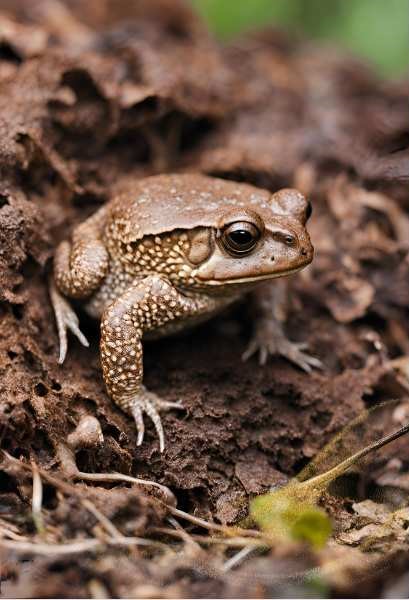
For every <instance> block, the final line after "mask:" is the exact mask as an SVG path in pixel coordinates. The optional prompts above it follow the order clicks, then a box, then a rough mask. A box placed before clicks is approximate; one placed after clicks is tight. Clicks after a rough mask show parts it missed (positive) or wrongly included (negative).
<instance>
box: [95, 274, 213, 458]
mask: <svg viewBox="0 0 409 600" xmlns="http://www.w3.org/2000/svg"><path fill="white" fill-rule="evenodd" d="M211 303H212V301H211V299H208V300H206V299H205V298H204V297H197V298H190V297H187V296H185V295H183V294H182V293H181V292H179V291H178V290H177V289H175V288H174V287H173V286H172V285H171V284H170V283H169V281H167V280H166V279H164V278H161V277H158V276H151V277H147V278H146V279H143V280H142V281H140V282H139V283H138V284H135V285H134V286H133V287H131V288H130V289H129V290H128V291H127V292H125V294H123V296H121V297H120V298H119V299H118V300H116V301H115V302H114V303H113V304H111V305H110V306H109V307H108V308H107V309H106V310H105V312H104V314H103V315H102V319H101V363H102V370H103V376H104V381H105V384H106V386H107V389H108V393H109V395H110V396H111V398H112V399H113V400H114V402H115V403H116V404H118V406H120V407H121V408H122V410H124V411H125V412H128V413H130V414H131V415H133V417H134V419H135V423H136V427H137V430H138V439H137V444H138V446H139V445H140V444H142V441H143V437H144V430H145V429H144V422H143V414H144V413H146V414H147V415H148V416H149V417H150V418H151V420H152V421H153V423H154V425H155V428H156V431H157V434H158V436H159V447H160V451H161V452H163V450H164V447H165V437H164V433H163V427H162V423H161V418H160V416H159V411H160V410H161V409H167V408H181V405H180V404H178V403H174V402H166V401H164V400H161V399H160V398H159V397H158V396H156V394H154V393H152V392H149V391H148V390H147V389H146V388H145V387H144V385H143V384H142V380H143V351H142V337H143V335H144V334H146V333H147V332H149V331H153V330H156V329H158V328H161V327H163V326H165V325H166V324H168V323H169V322H171V321H181V320H185V319H188V318H189V317H193V316H196V315H199V314H203V313H204V312H206V311H207V310H209V308H211V307H210V304H211Z"/></svg>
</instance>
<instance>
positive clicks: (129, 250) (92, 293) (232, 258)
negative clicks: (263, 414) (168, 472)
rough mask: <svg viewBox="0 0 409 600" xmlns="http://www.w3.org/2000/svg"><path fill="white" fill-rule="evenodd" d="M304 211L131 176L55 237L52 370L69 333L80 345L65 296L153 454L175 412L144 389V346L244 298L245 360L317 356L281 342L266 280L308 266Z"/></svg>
mask: <svg viewBox="0 0 409 600" xmlns="http://www.w3.org/2000/svg"><path fill="white" fill-rule="evenodd" d="M309 213H310V206H309V203H308V202H307V201H306V200H305V198H304V197H303V196H302V194H300V193H299V192H298V191H296V190H292V189H283V190H280V191H278V192H276V193H275V194H271V193H270V192H268V191H266V190H261V189H258V188H256V187H253V186H250V185H247V184H243V183H235V182H231V181H225V180H221V179H216V178H212V177H207V176H204V175H192V174H175V175H159V176H153V177H148V178H146V179H140V180H133V179H129V180H128V181H126V182H125V183H124V184H122V185H121V187H120V188H118V190H117V192H116V193H115V194H114V196H113V198H112V199H111V200H110V201H109V202H108V203H107V204H106V205H105V206H103V207H102V208H101V209H100V210H99V211H97V212H96V213H95V214H94V215H93V216H91V217H90V218H89V219H88V220H86V221H85V222H84V223H82V224H81V225H79V226H78V227H77V228H76V229H75V230H74V231H73V233H72V236H71V239H70V240H68V241H64V242H62V243H61V244H60V245H59V247H58V248H57V250H56V253H55V257H54V271H53V277H52V280H51V286H50V295H51V299H52V303H53V307H54V311H55V315H56V321H57V326H58V333H59V339H60V357H59V362H60V363H62V362H63V361H64V359H65V356H66V352H67V330H71V331H72V332H73V333H74V334H75V335H76V336H77V337H78V339H79V340H80V341H81V343H83V344H84V345H88V342H87V340H86V338H85V337H84V335H83V334H82V332H81V331H80V329H79V325H78V318H77V316H76V314H75V312H74V311H73V309H72V307H71V306H70V304H69V302H68V300H67V298H75V299H78V300H81V301H82V302H83V305H84V309H85V310H86V311H87V312H88V314H90V315H91V316H93V317H95V318H97V319H100V322H101V341H100V354H101V364H102V372H103V377H104V381H105V384H106V387H107V390H108V394H109V395H110V397H111V398H112V399H113V401H114V402H115V403H116V404H117V405H118V406H120V407H121V409H122V410H124V411H126V412H128V413H129V414H131V415H132V416H133V418H134V420H135V423H136V426H137V430H138V438H137V444H138V445H140V444H141V443H142V441H143V438H144V419H143V416H144V414H147V415H148V416H149V417H150V418H151V419H152V421H153V423H154V425H155V428H156V431H157V434H158V437H159V447H160V450H161V451H163V449H164V447H165V437H164V432H163V427H162V423H161V418H160V414H159V413H160V411H161V410H163V409H171V408H181V405H180V404H179V403H172V402H167V401H165V400H162V399H161V398H159V397H158V396H157V395H156V394H155V393H154V392H151V391H148V390H147V389H146V388H145V386H144V385H143V340H144V339H146V338H149V337H150V338H155V337H161V336H163V335H169V334H171V333H174V332H176V331H179V330H181V329H184V328H187V327H192V326H193V325H195V324H197V323H198V322H202V321H203V320H206V319H208V318H211V317H212V316H213V315H214V314H215V313H217V312H219V311H220V310H222V309H223V308H224V307H226V306H227V305H229V304H231V303H232V302H234V301H235V300H237V299H238V298H240V297H242V296H243V294H247V293H248V292H252V296H253V303H254V304H255V307H256V314H257V320H256V323H255V329H254V336H253V338H252V339H251V341H250V344H249V346H248V348H247V351H246V352H245V353H244V355H243V358H244V359H247V358H249V357H250V356H251V355H253V354H255V353H259V356H260V362H261V363H262V364H263V363H264V362H265V361H266V360H267V357H268V355H269V354H280V355H282V356H285V357H287V358H288V359H290V360H291V361H292V362H294V363H296V364H297V365H298V366H300V367H301V368H303V369H304V370H307V371H309V370H311V368H312V367H320V365H321V363H320V361H319V360H318V359H316V358H314V357H312V356H309V355H308V354H306V353H305V352H303V349H304V345H302V344H294V343H292V342H290V341H289V340H288V339H287V338H286V336H285V334H284V331H283V324H282V321H281V319H280V317H279V315H278V313H279V309H280V305H281V304H282V293H281V290H282V288H281V286H277V284H275V283H274V282H272V283H270V282H269V280H272V279H275V278H278V277H283V276H286V275H290V274H292V273H295V272H297V271H299V270H300V269H302V268H304V267H305V266H307V265H308V264H309V263H310V262H311V261H312V258H313V247H312V244H311V241H310V238H309V235H308V233H307V230H306V226H305V225H306V222H307V219H308V217H309Z"/></svg>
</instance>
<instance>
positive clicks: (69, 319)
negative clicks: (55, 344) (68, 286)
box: [50, 281, 89, 365]
mask: <svg viewBox="0 0 409 600" xmlns="http://www.w3.org/2000/svg"><path fill="white" fill-rule="evenodd" d="M50 297H51V302H52V305H53V308H54V314H55V320H56V321H57V329H58V338H59V341H60V355H59V357H58V362H59V364H60V365H61V364H62V363H63V362H64V360H65V357H66V355H67V330H68V329H69V330H70V331H72V333H73V334H74V335H75V336H76V337H77V338H78V339H79V341H80V342H81V344H82V345H83V346H87V347H88V346H89V342H88V340H87V338H86V337H85V335H84V334H83V333H82V331H81V330H80V328H79V321H78V317H77V315H76V313H75V311H74V310H73V309H72V308H71V306H70V304H69V303H68V302H67V300H66V299H65V298H64V297H63V296H62V295H61V294H60V292H59V291H58V290H57V288H56V287H55V284H54V282H53V281H51V283H50Z"/></svg>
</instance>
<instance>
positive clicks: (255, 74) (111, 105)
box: [0, 0, 409, 598]
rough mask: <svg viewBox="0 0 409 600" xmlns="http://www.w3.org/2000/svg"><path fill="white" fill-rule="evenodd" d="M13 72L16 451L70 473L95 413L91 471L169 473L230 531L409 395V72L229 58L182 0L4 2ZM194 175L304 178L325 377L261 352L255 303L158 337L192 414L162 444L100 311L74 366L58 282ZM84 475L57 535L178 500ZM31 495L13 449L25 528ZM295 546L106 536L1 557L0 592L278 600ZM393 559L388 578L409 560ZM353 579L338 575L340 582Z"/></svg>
mask: <svg viewBox="0 0 409 600" xmlns="http://www.w3.org/2000/svg"><path fill="white" fill-rule="evenodd" d="M0 85H1V95H0V175H1V176H0V301H1V303H0V323H1V325H0V398H1V401H0V420H1V421H0V422H1V445H2V448H3V449H5V450H6V451H7V452H8V453H10V455H12V456H14V457H16V458H19V459H21V461H22V463H23V462H25V464H28V465H29V464H30V462H29V459H30V458H31V459H32V460H33V461H35V463H36V464H37V465H38V467H40V468H41V469H43V470H45V471H47V473H49V474H52V475H54V476H56V477H59V478H60V479H61V480H67V478H68V476H69V475H70V473H69V470H70V468H71V467H72V464H71V463H70V456H69V455H68V457H67V446H66V445H67V437H68V436H69V434H70V433H72V432H73V431H74V430H75V428H76V426H77V424H78V423H79V421H80V420H81V419H83V418H84V417H85V416H87V415H92V416H94V417H96V419H97V420H98V422H99V424H100V427H101V430H102V434H103V442H102V443H99V442H98V443H97V442H95V443H92V442H90V443H89V444H88V445H87V444H85V443H83V442H81V443H80V444H78V446H77V448H76V449H75V459H76V465H77V467H78V468H79V469H80V470H81V471H88V472H91V473H97V472H114V471H117V472H121V473H124V474H132V475H134V476H137V477H143V478H145V479H150V480H154V481H156V482H159V483H162V484H165V485H166V486H169V487H170V488H171V490H172V491H173V493H174V494H175V496H176V498H177V501H178V506H179V507H180V508H182V509H183V510H186V511H189V512H190V513H192V514H195V515H197V516H201V517H204V518H207V519H215V520H216V522H218V523H223V524H231V523H237V522H239V521H240V520H241V519H242V518H243V517H245V515H246V514H247V506H248V499H249V497H251V495H254V494H258V493H260V492H262V491H265V490H267V489H268V488H269V487H270V486H271V485H276V484H280V483H283V482H285V481H286V480H287V479H288V477H290V476H292V475H295V474H296V473H297V472H298V471H299V470H300V469H301V468H302V467H303V466H304V465H305V464H307V463H308V461H309V460H310V459H311V458H312V457H313V456H314V455H315V454H316V453H317V451H318V450H319V449H320V448H321V447H322V446H323V445H324V443H325V442H326V441H328V440H329V439H330V438H331V436H333V435H334V434H335V432H337V431H338V430H339V429H340V428H341V427H342V426H343V425H345V424H346V423H347V422H348V421H350V420H351V418H353V417H354V416H355V415H357V414H358V413H359V412H360V411H361V410H362V409H363V408H365V407H367V406H370V405H373V404H374V403H375V402H379V401H382V400H386V399H389V398H391V397H392V396H393V397H399V398H401V399H402V400H404V399H405V398H406V397H407V391H406V390H405V386H404V385H403V384H402V380H401V376H400V374H399V371H398V370H393V368H392V366H391V362H390V359H393V358H396V357H399V356H403V355H406V354H409V338H408V334H407V331H408V324H409V255H408V241H409V191H408V190H409V187H408V178H409V158H408V157H409V154H408V149H409V128H408V123H409V121H408V116H409V114H408V112H409V110H408V103H407V97H408V91H409V87H408V85H407V83H405V82H403V83H396V82H392V81H383V80H379V79H378V78H377V76H376V75H375V74H374V73H373V72H372V71H371V69H370V68H369V67H368V66H367V65H365V64H362V63H361V62H359V61H358V60H355V59H353V58H351V57H347V56H345V55H343V54H341V53H339V52H336V51H334V50H332V49H330V50H328V49H327V48H326V49H324V50H323V49H322V48H320V47H317V46H314V45H312V44H310V43H308V42H305V41H303V40H295V39H290V38H288V37H286V36H285V35H283V34H282V33H281V32H277V31H267V32H264V33H262V34H259V35H254V36H253V37H249V38H247V39H243V40H240V41H237V42H235V43H234V44H232V45H231V46H229V47H221V46H220V45H219V44H217V43H216V42H215V41H214V40H213V39H212V38H210V37H209V35H208V33H207V32H206V30H205V29H204V27H203V25H202V24H201V23H200V22H198V20H197V19H196V17H195V16H194V15H193V14H191V13H190V11H189V9H188V8H187V7H186V6H185V5H183V4H182V3H179V2H177V1H175V0H172V1H171V2H170V1H169V2H166V1H165V0H161V1H158V0H155V2H153V1H149V0H141V1H140V2H138V3H135V5H134V8H131V3H130V2H127V1H125V0H123V1H116V2H114V1H113V0H112V1H111V0H89V1H88V2H86V3H84V2H80V1H79V0H67V1H66V2H65V3H64V4H60V3H59V2H57V1H53V0H49V1H48V0H38V1H37V2H35V3H33V2H29V1H28V0H27V1H24V0H18V1H16V0H13V1H8V0H1V1H0ZM176 170H183V171H186V170H189V171H200V172H205V173H208V174H214V175H218V176H221V177H226V178H228V179H232V180H239V181H248V182H251V183H255V184H256V185H259V186H262V187H266V188H269V189H271V190H276V189H278V188H279V187H283V186H288V185H291V186H296V187H298V188H299V189H301V190H302V191H303V192H304V193H306V194H307V195H308V196H309V197H310V198H311V200H312V203H313V207H314V215H313V217H312V219H311V225H310V228H309V229H310V233H311V237H312V240H313V243H314V246H315V248H316V258H315V260H314V263H313V264H312V266H311V267H310V268H309V269H308V270H307V271H305V272H304V273H302V274H300V275H299V276H297V277H294V278H293V279H292V281H291V284H290V314H289V323H288V331H289V333H290V335H291V336H292V339H297V340H300V341H301V340H302V341H308V343H309V346H310V349H311V351H312V352H313V353H314V354H315V355H316V356H318V357H319V358H321V360H322V361H323V363H324V365H325V368H324V370H323V371H322V372H318V371H316V372H314V373H313V374H311V375H309V374H305V373H303V372H301V371H299V370H298V369H297V368H295V367H293V366H291V365H290V364H289V363H288V362H286V361H284V360H279V359H274V360H273V359H272V360H270V361H269V363H268V365H267V366H265V367H263V368H261V367H259V366H258V365H257V363H256V361H250V362H247V363H245V364H242V362H241V360H240V355H241V352H242V351H243V350H244V348H245V345H246V341H247V339H248V335H249V319H248V316H247V313H246V305H245V303H243V304H242V305H240V306H237V307H236V308H234V309H233V310H231V311H230V312H229V313H227V314H224V315H222V316H220V317H219V318H218V319H216V320H215V321H213V322H212V323H211V324H210V325H209V326H206V327H204V328H200V329H198V330H196V331H194V332H192V333H191V334H189V335H186V336H184V337H179V338H169V339H166V340H164V341H160V342H155V343H152V344H150V345H148V346H147V349H146V382H147V385H148V386H149V387H150V388H151V389H152V390H155V391H158V392H159V393H160V394H161V396H162V397H164V398H166V399H168V400H177V399H182V400H183V403H184V405H185V407H186V412H185V413H182V414H176V412H175V413H170V414H168V415H165V416H164V418H163V422H164V426H165V428H166V432H167V449H166V451H165V453H164V455H160V454H159V452H158V448H157V441H156V438H155V435H154V431H153V428H152V427H150V426H149V427H148V432H147V436H146V442H145V443H144V444H143V446H142V447H141V448H136V445H135V441H136V436H135V428H134V426H133V423H132V421H131V420H130V419H129V418H128V417H127V416H126V415H124V414H123V413H122V412H121V411H120V410H118V409H117V408H116V407H115V406H114V405H113V404H112V402H111V401H110V400H109V398H108V397H107V395H106V393H105V390H104V387H103V383H102V379H101V373H100V367H99V358H98V325H97V324H96V323H93V322H91V321H90V320H88V319H87V317H86V316H84V315H82V317H81V324H82V327H83V330H84V332H85V333H86V335H87V337H88V339H90V340H91V347H90V349H84V348H82V347H81V346H80V345H79V344H78V343H77V342H76V341H75V340H73V339H71V340H70V341H71V343H70V347H69V354H68V358H67V361H66V363H65V364H64V366H63V367H60V366H58V365H57V361H56V358H57V336H56V329H55V323H54V319H53V314H52V310H51V306H50V301H49V298H48V294H47V285H46V281H47V271H48V269H49V265H50V259H51V256H52V252H53V248H54V247H55V246H56V244H57V243H58V242H59V241H60V240H61V239H63V238H65V237H66V236H67V234H68V233H69V231H70V230H71V229H72V227H73V226H74V225H75V224H76V223H78V222H80V221H82V220H83V219H84V218H85V217H86V216H87V215H89V214H91V213H92V212H93V211H95V209H96V208H97V207H98V206H100V205H101V203H103V202H105V201H106V199H107V198H108V197H109V194H110V186H111V185H112V184H113V183H114V182H117V181H118V180H119V179H120V178H121V177H125V176H127V175H128V174H129V173H130V172H132V173H134V174H135V175H136V176H144V175H146V174H152V173H157V172H162V171H176ZM94 423H95V422H94ZM401 458H402V460H403V461H404V460H405V455H404V453H402V455H401ZM406 458H407V459H408V460H409V454H408V452H407V451H406ZM24 459H25V461H24ZM72 485H73V488H75V490H76V492H75V493H74V492H72V494H71V495H70V494H69V493H67V494H64V493H63V492H61V491H59V492H57V491H56V488H55V486H53V485H52V484H51V483H47V484H46V483H45V482H44V486H45V489H44V499H43V509H44V514H45V516H44V518H45V522H46V526H47V527H48V528H49V535H50V536H51V537H50V538H49V539H48V541H50V539H54V541H55V542H63V541H67V540H73V539H74V538H80V537H87V536H88V535H90V532H93V531H94V530H95V527H96V522H97V521H96V519H95V517H94V516H92V514H90V513H89V511H87V509H86V508H84V506H83V505H82V504H81V503H80V502H79V500H78V495H79V497H81V498H83V499H84V498H87V499H89V500H90V501H91V502H92V503H93V504H94V505H95V506H96V507H97V508H98V509H99V510H101V511H103V513H104V514H105V515H106V516H107V517H108V518H109V519H110V520H111V522H112V523H114V524H115V526H116V527H117V528H118V529H119V530H120V531H121V533H122V534H124V535H132V536H146V535H149V533H150V531H151V530H152V528H153V527H160V526H161V527H169V524H168V523H167V521H166V518H167V517H166V510H165V509H164V508H163V505H161V504H155V503H154V501H153V500H154V499H153V498H152V496H151V495H149V493H148V492H147V493H145V492H143V491H141V489H140V488H138V487H126V485H125V484H116V485H113V484H93V483H90V482H89V483H88V484H85V483H77V484H72ZM31 495H32V489H31V475H30V476H28V475H27V473H26V472H24V471H22V472H19V471H18V469H17V468H16V466H14V467H12V466H10V464H9V463H8V462H7V460H5V462H4V465H3V470H2V471H1V472H0V517H1V516H2V515H3V516H4V518H5V519H6V520H7V522H8V523H10V522H13V524H14V525H15V526H16V527H18V531H19V535H24V536H25V537H28V538H30V536H32V535H33V533H34V529H33V523H32V521H31V517H30V515H31V507H30V502H31ZM10 515H11V516H10ZM14 525H13V526H14ZM50 532H51V533H50ZM30 539H31V538H30ZM299 552H300V551H299V549H298V550H296V551H295V550H292V551H291V552H290V551H288V555H283V556H280V554H279V553H278V554H277V553H275V555H274V556H273V555H271V556H269V555H268V556H266V555H265V556H260V557H255V558H252V559H251V560H248V561H247V562H245V563H244V564H243V566H242V567H241V568H240V569H238V570H235V571H230V572H227V573H225V574H223V572H222V571H221V569H220V564H221V563H220V561H221V554H220V552H218V551H216V550H215V549H214V548H211V549H210V550H209V551H205V550H202V551H199V550H197V548H196V549H195V548H193V549H192V548H191V549H190V555H189V552H188V553H187V554H186V553H185V554H183V555H182V554H181V555H180V556H179V557H178V555H177V554H176V555H172V556H170V557H169V556H168V555H166V554H165V555H161V556H160V558H158V557H157V556H156V555H154V554H153V555H152V556H149V555H148V554H146V553H144V552H142V550H141V551H140V550H138V549H135V548H133V549H132V550H127V549H123V548H122V549H121V548H110V549H108V550H105V551H104V552H102V553H101V552H96V553H95V552H85V553H80V554H77V555H70V556H68V557H53V556H34V557H32V558H31V560H30V561H29V562H26V561H25V560H24V559H25V557H24V556H22V555H21V554H16V555H15V554H14V553H13V552H11V553H10V552H9V551H7V550H1V553H2V556H3V559H4V565H5V566H4V569H3V572H4V573H3V577H4V578H5V579H6V580H7V583H6V584H5V585H4V590H3V594H5V597H10V596H17V597H40V596H41V597H62V598H65V597H73V596H76V597H81V598H82V597H101V596H98V595H97V594H98V593H105V594H106V595H108V596H109V595H113V596H117V597H118V596H120V597H132V596H133V597H157V596H160V597H166V598H173V597H192V596H200V597H217V596H225V597H233V596H241V597H249V596H255V595H257V596H258V597H271V595H274V594H277V593H280V590H281V588H280V587H279V586H278V587H277V584H276V583H274V581H275V580H274V578H273V577H272V574H273V573H281V574H283V573H286V572H289V573H290V572H291V569H292V568H294V569H300V568H301V566H300V565H304V566H303V568H306V566H312V565H311V564H310V563H309V562H308V561H311V560H312V559H311V556H310V555H309V554H308V553H305V552H304V553H301V554H299ZM306 561H307V563H308V564H304V563H305V562H306ZM394 564H395V563H392V566H391V565H389V569H390V571H389V572H388V570H386V571H384V572H383V579H382V582H383V583H382V582H381V583H382V585H383V584H385V582H387V581H388V578H389V577H391V576H392V575H391V573H393V569H394V568H396V569H397V570H398V571H399V572H400V571H401V570H403V569H404V568H405V565H404V561H402V558H401V557H400V558H399V561H398V562H397V563H396V565H397V566H395V567H394V566H393V565H394ZM406 566H407V564H406ZM388 573H389V575H388ZM366 582H367V583H366V587H365V586H363V587H362V583H360V584H357V585H359V586H361V587H356V586H355V587H354V586H353V585H352V587H351V589H349V590H348V591H349V593H352V594H362V593H363V594H366V593H368V594H371V593H372V594H374V593H375V594H379V593H380V585H381V584H380V582H379V577H378V579H377V578H376V577H374V576H372V578H371V577H369V578H367V580H366ZM291 585H292V586H293V587H292V588H291V587H290V590H292V593H295V594H296V593H297V589H298V588H297V587H296V584H295V583H294V582H293V583H292V584H291ZM345 589H346V588H345V587H344V588H342V586H341V587H338V588H337V587H336V585H335V584H334V589H333V593H341V594H342V593H343V590H345ZM101 590H102V592H101ZM277 590H278V591H277ZM102 597H103V596H102Z"/></svg>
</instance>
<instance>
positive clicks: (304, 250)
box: [301, 248, 307, 256]
mask: <svg viewBox="0 0 409 600" xmlns="http://www.w3.org/2000/svg"><path fill="white" fill-rule="evenodd" d="M301 254H302V255H303V256H307V250H306V249H305V248H301Z"/></svg>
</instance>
